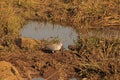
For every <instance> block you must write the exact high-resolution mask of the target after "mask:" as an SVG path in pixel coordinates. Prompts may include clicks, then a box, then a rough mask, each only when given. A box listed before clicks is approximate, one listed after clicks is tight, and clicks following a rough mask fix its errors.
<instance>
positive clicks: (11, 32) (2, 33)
mask: <svg viewBox="0 0 120 80" xmlns="http://www.w3.org/2000/svg"><path fill="white" fill-rule="evenodd" d="M29 20H39V21H47V22H51V23H58V24H61V25H67V26H72V27H74V28H76V29H77V30H78V31H79V30H80V28H91V27H95V28H101V27H113V28H116V27H117V28H119V27H120V0H9V1H8V0H0V38H1V39H0V47H1V48H0V49H3V47H2V46H1V45H3V46H4V49H5V51H11V50H15V47H16V46H15V39H16V38H17V37H20V29H21V28H22V27H23V25H24V24H26V23H27V22H28V21H29ZM77 45H78V48H77V49H76V51H77V53H76V55H77V56H78V57H79V58H80V60H81V63H79V64H78V63H77V62H75V63H76V64H77V65H79V66H80V68H79V69H77V73H78V75H79V77H82V78H83V77H88V78H90V79H91V80H96V79H98V77H99V78H101V79H102V80H118V79H120V70H119V67H120V60H119V59H120V39H119V38H118V39H112V38H110V39H104V38H97V37H90V38H84V39H80V40H79V41H78V43H77ZM6 47H7V49H6Z"/></svg>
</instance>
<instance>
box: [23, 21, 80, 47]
mask: <svg viewBox="0 0 120 80" xmlns="http://www.w3.org/2000/svg"><path fill="white" fill-rule="evenodd" d="M21 36H23V37H30V38H33V39H45V40H49V39H50V37H53V38H55V37H57V38H58V39H59V40H60V41H61V42H62V43H63V44H64V48H67V47H68V45H70V44H74V40H76V39H77V36H78V34H77V33H76V31H75V30H74V29H73V28H71V27H63V26H61V25H53V24H50V23H46V24H45V23H39V22H29V23H28V24H27V25H25V26H24V28H23V30H22V33H21Z"/></svg>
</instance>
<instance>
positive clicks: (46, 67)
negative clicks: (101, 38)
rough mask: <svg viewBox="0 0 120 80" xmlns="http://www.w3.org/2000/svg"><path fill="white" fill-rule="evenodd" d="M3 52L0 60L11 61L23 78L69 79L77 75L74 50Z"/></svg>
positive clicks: (77, 63)
mask: <svg viewBox="0 0 120 80" xmlns="http://www.w3.org/2000/svg"><path fill="white" fill-rule="evenodd" d="M16 51H17V52H6V53H5V52H4V54H2V53H1V54H0V61H7V62H10V63H12V64H13V65H14V66H15V67H16V68H17V69H18V71H19V73H20V74H21V76H22V77H23V78H27V79H32V78H40V77H42V78H45V79H46V80H58V79H60V80H62V79H63V80H69V79H70V78H73V77H78V76H79V75H78V72H79V71H80V69H79V67H80V65H79V63H80V58H79V56H77V55H76V53H75V52H74V51H70V50H65V51H63V52H61V51H56V52H55V53H51V52H44V51H42V50H38V51H32V50H30V51H21V50H16Z"/></svg>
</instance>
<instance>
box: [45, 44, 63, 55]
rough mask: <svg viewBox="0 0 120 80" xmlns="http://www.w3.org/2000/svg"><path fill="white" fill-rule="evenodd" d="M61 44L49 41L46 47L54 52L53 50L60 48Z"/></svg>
mask: <svg viewBox="0 0 120 80" xmlns="http://www.w3.org/2000/svg"><path fill="white" fill-rule="evenodd" d="M62 46H63V44H62V43H61V42H58V43H51V44H48V45H46V48H47V49H48V50H50V51H52V52H53V53H54V51H58V50H60V49H61V48H62Z"/></svg>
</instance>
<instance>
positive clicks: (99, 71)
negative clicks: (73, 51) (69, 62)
mask: <svg viewBox="0 0 120 80" xmlns="http://www.w3.org/2000/svg"><path fill="white" fill-rule="evenodd" d="M78 46H79V47H78V49H77V51H78V52H77V56H79V57H80V61H81V63H79V64H78V65H79V66H80V68H79V71H78V75H79V77H82V78H83V77H87V78H89V79H91V80H113V79H114V80H119V79H120V70H119V67H120V39H99V38H95V37H93V38H89V39H81V40H79V43H78Z"/></svg>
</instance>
